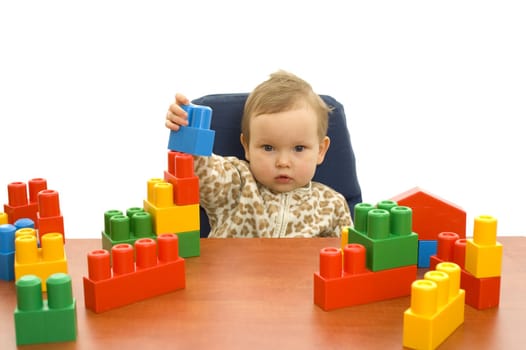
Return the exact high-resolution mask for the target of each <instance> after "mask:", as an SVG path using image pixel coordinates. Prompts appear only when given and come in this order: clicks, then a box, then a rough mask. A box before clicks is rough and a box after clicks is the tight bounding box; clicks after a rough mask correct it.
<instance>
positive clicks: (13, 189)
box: [4, 178, 47, 228]
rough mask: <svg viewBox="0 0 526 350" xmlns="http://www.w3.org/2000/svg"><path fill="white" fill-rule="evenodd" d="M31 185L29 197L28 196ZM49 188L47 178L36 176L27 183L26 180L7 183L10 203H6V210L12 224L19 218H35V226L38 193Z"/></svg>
mask: <svg viewBox="0 0 526 350" xmlns="http://www.w3.org/2000/svg"><path fill="white" fill-rule="evenodd" d="M28 187H29V198H28V193H27V192H28V190H27V189H28ZM46 188H47V182H46V180H45V179H41V178H35V179H31V180H29V182H28V184H27V185H26V184H25V183H24V182H20V181H17V182H12V183H10V184H8V185H7V194H8V203H7V204H4V211H5V213H6V214H7V216H8V219H9V222H8V223H10V224H14V223H15V222H16V221H17V220H18V219H23V218H28V219H31V220H33V222H34V223H35V227H37V228H38V223H37V212H38V203H37V194H38V193H39V192H40V191H41V190H44V189H46Z"/></svg>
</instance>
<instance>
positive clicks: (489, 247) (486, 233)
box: [466, 215, 502, 278]
mask: <svg viewBox="0 0 526 350" xmlns="http://www.w3.org/2000/svg"><path fill="white" fill-rule="evenodd" d="M466 270H467V271H468V272H470V273H471V274H473V275H474V276H475V277H477V278H486V277H497V276H500V274H501V271H502V244H500V243H499V242H497V219H495V218H494V217H492V216H489V215H481V216H478V217H476V218H475V223H474V226H473V239H467V240H466Z"/></svg>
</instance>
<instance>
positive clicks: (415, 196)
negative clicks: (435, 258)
mask: <svg viewBox="0 0 526 350" xmlns="http://www.w3.org/2000/svg"><path fill="white" fill-rule="evenodd" d="M392 200H393V201H396V202H397V203H398V205H401V206H407V207H410V208H412V209H413V231H414V232H416V233H417V234H418V239H420V240H436V239H437V235H438V234H439V233H440V232H445V231H452V232H456V233H457V234H458V235H459V236H460V237H461V238H465V237H466V212H465V211H464V210H463V209H462V208H460V207H458V206H456V205H455V204H453V203H450V202H448V201H446V200H444V199H441V198H439V197H437V196H435V195H432V194H430V193H428V192H426V191H424V190H422V189H420V188H418V187H415V188H413V189H410V190H408V191H406V192H403V193H401V194H399V195H397V196H395V197H393V198H392Z"/></svg>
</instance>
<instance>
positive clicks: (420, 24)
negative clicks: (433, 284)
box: [0, 0, 526, 238]
mask: <svg viewBox="0 0 526 350" xmlns="http://www.w3.org/2000/svg"><path fill="white" fill-rule="evenodd" d="M525 9H526V5H523V2H522V1H505V0H499V1H460V0H456V1H423V0H418V1H360V2H352V1H328V0H324V1H306V0H303V1H285V0H282V1H269V0H267V1H261V2H257V3H256V2H253V1H225V0H223V1H197V0H192V1H140V2H139V1H122V2H117V1H84V2H81V1H3V2H2V3H1V5H0V118H1V119H0V155H1V156H0V186H1V188H3V190H0V203H2V204H3V203H7V184H8V183H9V182H12V181H24V182H27V181H28V180H29V179H31V178H35V177H44V178H46V179H47V181H48V188H50V189H54V190H57V191H58V192H59V194H60V205H61V209H62V214H63V216H64V221H65V227H66V236H67V237H71V238H72V237H93V238H97V237H100V232H101V230H102V228H103V213H104V212H105V211H106V210H109V209H120V210H126V209H127V208H129V207H133V206H142V200H143V199H144V198H145V196H146V181H147V180H148V179H150V178H153V177H162V174H163V170H164V169H165V168H166V146H167V142H168V131H167V130H166V129H165V128H164V117H165V112H166V109H167V107H168V105H169V103H170V102H171V101H172V99H173V95H174V94H175V92H178V91H180V92H184V93H185V94H186V95H187V96H189V97H190V98H196V97H199V96H201V95H204V94H209V93H220V92H248V91H250V90H252V89H253V88H254V87H255V86H256V85H257V84H258V83H259V82H261V81H263V80H264V79H266V78H267V77H268V74H269V73H271V72H273V71H275V70H277V69H280V68H281V69H286V70H289V71H291V72H293V73H296V74H297V75H299V76H301V77H303V78H304V79H306V80H308V81H309V82H310V83H311V84H312V85H313V87H314V88H315V90H316V91H317V92H318V93H320V94H329V95H332V96H334V97H336V98H337V99H338V100H339V101H340V102H342V103H343V104H344V106H345V110H346V114H347V117H348V122H349V127H350V130H351V135H352V143H353V146H354V149H355V153H356V157H357V162H358V163H357V169H358V175H359V179H360V183H361V186H362V191H363V200H364V201H365V202H370V203H375V202H377V201H379V200H382V199H387V198H390V197H392V196H394V195H396V194H399V193H401V192H403V191H405V190H408V189H410V188H412V187H415V186H420V187H422V188H423V189H425V190H427V191H429V192H431V193H434V194H435V195H437V196H439V197H441V198H444V199H446V200H448V201H450V202H453V203H455V204H457V205H459V206H461V207H462V208H464V209H465V210H466V212H467V214H468V229H467V230H468V235H470V234H471V232H472V221H473V218H474V217H475V216H478V215H481V214H489V215H493V216H495V217H496V218H497V219H498V222H499V224H498V233H499V235H524V234H525V233H526V227H525V225H524V218H523V217H524V214H523V212H522V211H523V209H524V200H525V198H526V196H525V195H526V190H525V186H524V183H525V182H526V171H525V170H524V168H525V166H524V162H525V158H524V151H525V150H526V141H525V139H526V138H525V137H524V131H523V127H522V125H523V124H524V117H525V115H526V102H525V101H526V68H525V67H526V20H525V18H526V10H525Z"/></svg>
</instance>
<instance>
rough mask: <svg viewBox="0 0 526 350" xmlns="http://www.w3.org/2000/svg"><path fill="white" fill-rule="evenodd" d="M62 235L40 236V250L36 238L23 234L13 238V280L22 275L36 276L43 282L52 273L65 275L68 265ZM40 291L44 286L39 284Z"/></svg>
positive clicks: (49, 234) (44, 288)
mask: <svg viewBox="0 0 526 350" xmlns="http://www.w3.org/2000/svg"><path fill="white" fill-rule="evenodd" d="M63 237H64V236H63V235H62V234H60V233H48V234H45V235H44V236H42V240H41V246H42V247H41V248H39V247H38V243H37V238H36V237H35V236H33V235H29V234H23V235H19V236H18V237H16V238H15V264H14V265H15V266H14V270H15V280H18V279H19V278H21V277H22V276H24V275H36V276H38V277H39V278H40V279H41V280H42V281H45V280H46V279H47V278H48V277H49V276H51V275H52V274H54V273H59V272H62V273H67V272H68V265H67V260H66V252H65V250H64V240H63ZM41 286H42V291H44V292H45V291H46V284H43V283H41Z"/></svg>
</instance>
